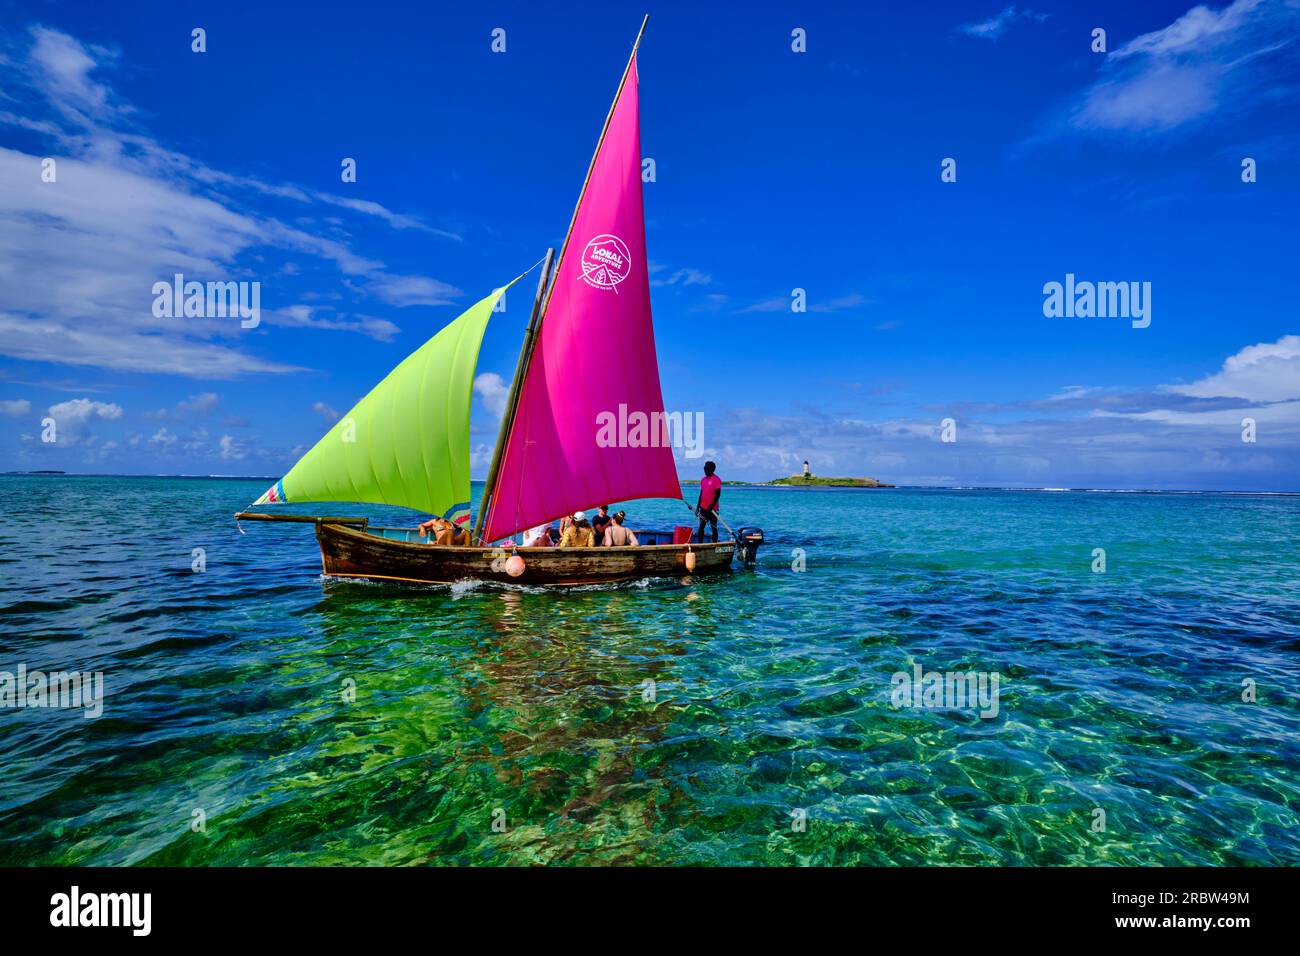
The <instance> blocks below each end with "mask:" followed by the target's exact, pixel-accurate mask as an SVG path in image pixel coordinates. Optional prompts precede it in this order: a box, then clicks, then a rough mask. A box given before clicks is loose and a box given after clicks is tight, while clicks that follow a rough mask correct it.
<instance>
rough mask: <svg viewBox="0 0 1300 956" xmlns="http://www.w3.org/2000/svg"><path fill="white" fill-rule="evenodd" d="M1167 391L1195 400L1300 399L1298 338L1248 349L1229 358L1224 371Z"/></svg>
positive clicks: (1285, 336) (1288, 336) (1171, 387)
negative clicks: (1195, 398) (1188, 396)
mask: <svg viewBox="0 0 1300 956" xmlns="http://www.w3.org/2000/svg"><path fill="white" fill-rule="evenodd" d="M1168 390H1169V391H1172V392H1177V393H1179V394H1181V395H1192V396H1195V397H1198V398H1242V399H1245V400H1246V401H1249V402H1283V401H1287V400H1290V399H1300V335H1284V336H1282V337H1281V338H1280V339H1278V340H1277V341H1276V342H1261V343H1259V344H1258V345H1249V346H1247V347H1246V348H1244V349H1242V350H1241V351H1240V352H1238V353H1237V354H1235V355H1230V356H1228V358H1227V359H1226V360H1225V361H1224V363H1223V368H1221V369H1220V370H1219V371H1218V372H1215V373H1214V374H1213V375H1207V376H1206V377H1205V378H1202V379H1199V380H1197V381H1195V382H1192V383H1191V384H1189V385H1171V386H1169V388H1168Z"/></svg>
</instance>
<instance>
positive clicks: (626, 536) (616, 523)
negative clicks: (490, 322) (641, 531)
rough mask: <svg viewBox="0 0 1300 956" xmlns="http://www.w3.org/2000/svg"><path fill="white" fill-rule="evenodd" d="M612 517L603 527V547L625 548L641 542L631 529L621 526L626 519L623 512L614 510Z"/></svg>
mask: <svg viewBox="0 0 1300 956" xmlns="http://www.w3.org/2000/svg"><path fill="white" fill-rule="evenodd" d="M613 519H614V520H613V521H612V522H611V523H610V525H609V526H608V527H607V528H606V529H605V547H607V548H609V547H613V548H626V547H628V546H629V545H630V546H632V547H636V546H637V545H639V544H640V543H641V542H640V541H638V540H637V539H636V534H635V533H634V532H633V531H632V530H631V529H629V528H625V527H623V522H624V521H626V520H627V514H626V513H625V512H622V511H615V512H614V514H613Z"/></svg>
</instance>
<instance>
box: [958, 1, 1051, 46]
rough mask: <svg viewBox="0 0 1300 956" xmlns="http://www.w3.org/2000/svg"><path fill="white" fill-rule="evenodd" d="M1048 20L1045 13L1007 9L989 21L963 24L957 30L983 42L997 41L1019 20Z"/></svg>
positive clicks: (1013, 8)
mask: <svg viewBox="0 0 1300 956" xmlns="http://www.w3.org/2000/svg"><path fill="white" fill-rule="evenodd" d="M1046 19H1047V14H1045V13H1034V11H1033V10H1017V9H1016V8H1015V7H1007V8H1006V9H1004V10H1002V11H1001V12H1000V13H998V14H995V15H994V16H992V17H989V18H988V19H987V20H981V21H979V22H978V23H966V24H963V25H961V26H959V27H958V28H957V32H959V33H965V34H966V35H967V36H973V37H979V38H980V39H982V40H996V39H998V38H999V37H1000V36H1002V34H1004V33H1006V32H1007V28H1008V27H1010V26H1011V24H1013V23H1015V22H1016V21H1017V20H1034V21H1036V22H1039V23H1041V22H1042V21H1044V20H1046Z"/></svg>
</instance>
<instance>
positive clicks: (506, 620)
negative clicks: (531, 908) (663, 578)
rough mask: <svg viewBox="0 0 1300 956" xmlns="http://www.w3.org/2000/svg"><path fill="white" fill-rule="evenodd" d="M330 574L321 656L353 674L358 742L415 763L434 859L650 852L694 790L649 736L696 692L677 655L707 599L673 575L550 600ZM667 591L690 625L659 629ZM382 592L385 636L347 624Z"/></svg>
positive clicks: (663, 734) (705, 611)
mask: <svg viewBox="0 0 1300 956" xmlns="http://www.w3.org/2000/svg"><path fill="white" fill-rule="evenodd" d="M324 591H325V596H324V599H323V600H322V601H321V602H320V603H319V605H317V610H318V612H319V614H320V616H321V624H322V626H323V627H324V629H325V630H326V632H327V633H328V634H329V635H330V636H331V637H332V638H334V640H332V641H331V643H330V644H329V648H330V652H329V653H330V655H331V662H332V664H333V666H335V667H336V668H339V670H340V672H341V673H347V674H350V675H351V676H352V677H353V679H354V680H355V681H356V686H357V695H356V702H355V703H354V704H352V705H351V707H352V708H353V713H352V714H351V715H350V716H349V719H348V723H349V724H355V725H356V729H357V730H358V731H361V729H362V728H363V727H364V732H365V733H366V734H367V735H368V736H367V737H366V738H365V741H364V746H365V749H367V750H372V751H381V750H385V749H389V748H395V749H396V751H397V752H399V753H403V754H408V756H409V757H411V758H413V759H414V760H415V762H417V763H420V764H422V765H423V772H422V773H421V775H420V781H421V786H422V787H423V795H422V796H423V806H422V807H421V808H420V809H421V812H423V813H424V815H425V816H426V819H427V821H428V822H427V823H426V824H424V825H423V826H422V827H421V828H420V829H421V831H422V832H423V834H424V837H423V838H424V839H425V841H426V842H425V854H426V856H425V858H426V860H427V862H430V863H438V862H467V861H470V860H473V861H476V862H513V863H521V862H522V863H526V862H539V863H540V862H563V861H564V860H565V859H567V858H569V857H571V856H575V855H580V856H581V857H582V858H583V859H584V860H586V861H591V860H592V859H593V855H594V858H596V859H599V860H600V861H603V862H653V856H652V854H653V853H654V852H655V848H654V845H653V843H652V841H651V840H650V839H649V838H650V837H651V836H652V835H653V834H654V833H655V832H656V829H657V825H658V821H659V819H660V817H661V815H662V812H663V811H664V809H665V808H667V807H670V806H672V805H685V803H686V798H685V796H684V794H683V793H682V792H681V790H680V786H679V784H678V783H677V782H676V781H674V780H673V779H672V778H671V775H670V774H669V773H667V772H666V765H665V762H664V754H663V751H662V749H660V747H659V745H660V744H661V743H662V742H663V741H664V740H665V739H666V738H667V737H668V736H669V734H668V728H669V726H670V725H671V724H672V722H673V721H674V719H675V718H676V717H677V716H678V715H679V714H680V713H681V711H682V709H683V708H685V707H689V706H690V701H689V697H688V695H686V694H685V693H684V688H683V687H682V686H681V685H680V683H679V682H678V680H677V678H676V677H675V674H674V670H675V668H674V661H675V660H676V659H677V658H678V657H680V656H682V655H685V654H688V653H691V652H692V648H691V646H690V644H691V643H693V642H695V641H697V640H698V639H699V635H696V634H693V633H691V631H695V630H696V629H697V628H698V630H699V631H702V632H704V633H707V632H708V631H710V630H711V629H712V625H711V622H710V621H709V613H710V612H709V604H710V602H709V601H708V600H707V599H700V598H699V597H698V595H697V594H696V593H695V591H694V590H692V589H691V588H683V587H681V586H680V585H679V584H677V583H676V582H673V583H672V584H669V585H659V586H656V587H655V588H654V593H652V594H647V593H646V591H645V590H644V589H633V590H626V589H623V590H612V589H592V590H590V591H587V592H585V593H584V592H582V591H575V592H571V593H569V594H566V595H563V596H562V597H559V599H557V595H556V594H555V593H554V592H551V593H537V592H533V591H528V590H521V589H496V588H491V587H481V588H478V589H474V590H469V591H457V590H456V589H448V588H437V589H427V590H420V589H412V588H404V589H403V588H390V587H387V586H376V585H358V584H354V583H351V582H340V581H329V580H327V581H326V582H325V583H324ZM665 591H667V592H669V593H670V594H671V592H673V591H676V592H677V594H679V595H680V599H679V600H669V601H664V600H663V599H664V598H665V597H666V596H668V595H666V594H665V593H664V592H665ZM381 592H382V593H381ZM665 606H673V607H675V608H676V609H677V613H678V614H680V613H681V610H682V608H683V606H685V607H686V608H687V613H688V616H689V619H690V620H692V621H694V622H696V624H693V625H691V627H690V629H689V630H687V631H686V632H685V633H684V632H683V628H681V627H677V628H674V629H666V628H664V627H663V613H664V609H665ZM377 609H382V610H383V611H385V612H386V613H388V614H389V621H390V625H395V626H393V631H394V632H395V633H394V634H393V636H392V638H391V641H392V643H391V644H389V645H388V646H385V642H384V641H382V640H381V641H380V642H379V643H378V644H375V643H372V642H369V641H368V642H366V643H361V642H359V641H356V640H355V638H354V636H353V635H355V634H356V622H357V621H358V619H360V618H369V617H370V615H371V614H372V613H374V612H375V611H376V610H377ZM371 623H372V624H373V621H372V622H371ZM674 630H675V631H676V632H677V633H673V631H674ZM417 643H418V644H420V645H422V646H421V647H420V649H419V650H418V652H413V649H412V645H413V644H417ZM377 647H378V648H382V650H380V651H378V652H377V651H376V648H377ZM694 650H698V645H696V647H695V648H694ZM412 657H413V658H416V659H417V660H416V662H415V663H414V664H413V663H412V662H411V661H410V658H412ZM390 667H392V668H395V669H396V672H397V675H395V674H394V673H393V671H391V670H389V668H390ZM411 671H415V672H416V673H415V674H412V673H411ZM399 675H400V678H401V679H400V682H399V684H398V685H397V686H394V681H393V678H394V676H399ZM412 678H414V679H412ZM381 688H382V690H381ZM392 691H397V692H398V693H399V694H400V695H401V696H400V700H399V699H394V698H393V696H392ZM393 738H400V739H401V741H402V742H400V743H398V742H395V740H394V739H393ZM416 739H418V740H419V741H421V745H422V746H423V747H424V751H423V753H422V754H421V755H419V757H418V758H417V757H416V756H415V755H414V754H409V753H408V752H409V751H410V750H411V749H412V748H413V747H414V746H416V743H415V741H416ZM350 743H351V744H360V743H363V741H360V740H355V739H353V740H351V741H350ZM409 799H411V800H412V801H414V800H416V799H417V796H416V794H415V793H414V792H412V793H410V795H409ZM410 811H411V812H415V811H414V808H413V807H412V808H410ZM402 812H403V813H406V812H407V808H403V810H402ZM408 829H409V827H408ZM466 854H468V855H466Z"/></svg>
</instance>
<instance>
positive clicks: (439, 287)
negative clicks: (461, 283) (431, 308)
mask: <svg viewBox="0 0 1300 956" xmlns="http://www.w3.org/2000/svg"><path fill="white" fill-rule="evenodd" d="M366 290H367V291H368V292H370V293H371V294H373V295H375V296H377V297H379V298H380V299H382V300H383V301H385V302H387V303H389V304H390V305H396V306H400V307H405V306H408V305H447V304H449V303H451V302H453V301H455V299H456V297H457V296H459V295H460V294H461V291H460V290H459V289H457V288H456V287H455V286H452V285H448V284H447V283H445V282H439V281H438V280H437V279H430V278H429V277H428V276H397V275H388V274H386V273H382V272H380V273H376V274H375V275H374V276H372V277H371V279H370V281H369V283H367V285H366Z"/></svg>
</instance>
